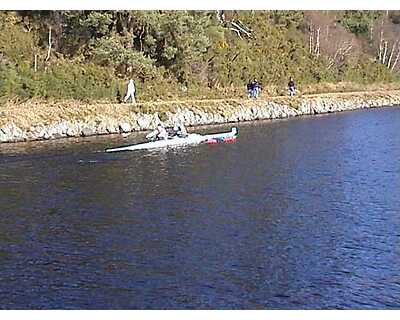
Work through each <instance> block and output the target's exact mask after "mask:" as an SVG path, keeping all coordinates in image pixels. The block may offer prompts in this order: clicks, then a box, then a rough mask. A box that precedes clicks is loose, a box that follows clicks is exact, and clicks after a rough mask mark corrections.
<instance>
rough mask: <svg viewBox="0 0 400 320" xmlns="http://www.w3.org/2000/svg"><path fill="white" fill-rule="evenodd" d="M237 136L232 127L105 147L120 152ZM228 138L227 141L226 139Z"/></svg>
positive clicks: (229, 138) (223, 139)
mask: <svg viewBox="0 0 400 320" xmlns="http://www.w3.org/2000/svg"><path fill="white" fill-rule="evenodd" d="M236 136H237V129H236V128H232V130H231V131H229V132H223V133H216V134H209V135H201V134H197V133H191V134H189V135H188V136H187V137H185V138H179V137H175V138H172V139H166V140H157V141H152V142H146V143H140V144H136V145H131V146H124V147H118V148H113V149H107V150H106V152H121V151H135V150H147V149H159V148H167V147H174V146H183V145H191V144H193V145H194V144H200V143H218V142H229V141H232V140H233V139H235V138H236ZM228 140H229V141H228Z"/></svg>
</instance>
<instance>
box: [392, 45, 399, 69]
mask: <svg viewBox="0 0 400 320" xmlns="http://www.w3.org/2000/svg"><path fill="white" fill-rule="evenodd" d="M399 56H400V45H399V46H397V56H396V60H394V62H393V64H392V68H391V70H392V71H393V69H394V67H395V66H396V64H397V61H399Z"/></svg>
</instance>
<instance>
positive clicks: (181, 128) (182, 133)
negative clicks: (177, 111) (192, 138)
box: [173, 120, 188, 138]
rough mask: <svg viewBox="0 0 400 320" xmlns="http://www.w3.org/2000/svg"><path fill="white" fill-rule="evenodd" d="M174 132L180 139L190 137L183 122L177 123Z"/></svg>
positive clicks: (178, 121) (177, 121)
mask: <svg viewBox="0 0 400 320" xmlns="http://www.w3.org/2000/svg"><path fill="white" fill-rule="evenodd" d="M173 130H174V133H175V135H176V136H178V137H180V138H185V137H187V136H188V133H187V130H186V127H185V125H184V124H183V122H182V121H181V120H176V121H175V123H174V129H173Z"/></svg>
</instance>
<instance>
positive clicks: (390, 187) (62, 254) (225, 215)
mask: <svg viewBox="0 0 400 320" xmlns="http://www.w3.org/2000/svg"><path fill="white" fill-rule="evenodd" d="M229 128H230V127H229V126H214V127H208V128H203V129H202V130H203V131H205V132H210V133H211V132H219V131H224V130H227V129H228V130H229ZM238 128H239V138H238V140H237V141H236V142H235V143H227V144H217V145H199V146H191V147H185V148H175V149H169V150H162V151H151V152H149V151H137V152H125V153H114V154H107V153H104V152H103V150H104V149H105V148H108V147H114V146H119V145H121V144H122V145H123V144H130V143H136V142H137V141H139V140H140V139H141V138H142V136H143V134H135V135H131V136H129V137H125V138H123V137H121V136H116V137H115V136H114V137H97V138H85V139H83V138H82V139H67V140H58V141H54V142H51V141H47V142H33V143H21V144H13V145H12V144H2V145H1V146H0V151H1V154H0V308H2V309H399V308H400V298H399V297H400V161H399V159H400V108H383V109H375V110H368V111H355V112H346V113H339V114H333V115H324V116H314V117H302V118H294V119H289V120H277V121H260V122H253V123H245V124H239V125H238Z"/></svg>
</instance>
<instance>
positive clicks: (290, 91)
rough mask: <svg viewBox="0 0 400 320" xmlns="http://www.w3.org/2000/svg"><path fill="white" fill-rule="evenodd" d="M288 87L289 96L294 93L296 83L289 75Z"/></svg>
mask: <svg viewBox="0 0 400 320" xmlns="http://www.w3.org/2000/svg"><path fill="white" fill-rule="evenodd" d="M288 89H289V96H294V95H295V94H296V84H295V83H294V80H293V78H292V77H290V79H289V83H288Z"/></svg>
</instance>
